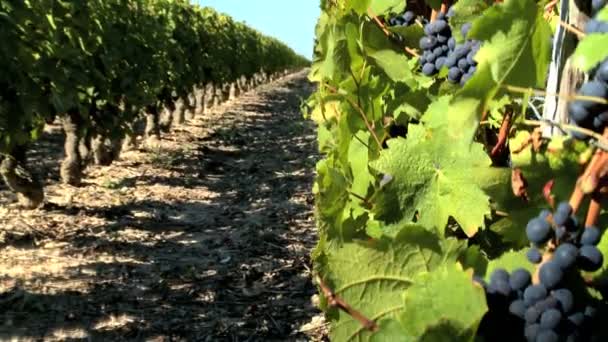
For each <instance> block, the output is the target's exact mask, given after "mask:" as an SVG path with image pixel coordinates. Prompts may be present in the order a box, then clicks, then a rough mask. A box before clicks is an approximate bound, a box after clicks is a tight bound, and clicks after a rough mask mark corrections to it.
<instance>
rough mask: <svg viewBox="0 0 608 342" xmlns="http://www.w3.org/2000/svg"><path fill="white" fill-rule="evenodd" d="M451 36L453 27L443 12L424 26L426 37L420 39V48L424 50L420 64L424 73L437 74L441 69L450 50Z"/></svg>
mask: <svg viewBox="0 0 608 342" xmlns="http://www.w3.org/2000/svg"><path fill="white" fill-rule="evenodd" d="M450 38H452V29H451V28H450V25H448V21H447V17H446V15H445V13H443V12H440V13H439V14H438V15H437V18H436V19H435V20H434V21H431V22H430V23H428V24H426V25H425V26H424V37H422V38H421V39H420V48H421V49H422V51H423V52H422V56H420V65H422V73H423V74H425V75H426V76H431V75H435V74H436V73H437V72H438V71H439V70H440V69H441V67H442V66H443V64H444V62H445V59H446V57H447V56H448V53H449V51H450V47H449V45H448V41H449V40H450Z"/></svg>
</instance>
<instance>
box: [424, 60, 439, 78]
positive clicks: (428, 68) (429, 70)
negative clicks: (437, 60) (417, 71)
mask: <svg viewBox="0 0 608 342" xmlns="http://www.w3.org/2000/svg"><path fill="white" fill-rule="evenodd" d="M435 71H436V70H435V64H433V63H426V64H425V65H424V66H423V67H422V73H423V74H425V75H426V76H431V75H433V74H434V73H435Z"/></svg>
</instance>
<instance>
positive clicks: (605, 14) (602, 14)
mask: <svg viewBox="0 0 608 342" xmlns="http://www.w3.org/2000/svg"><path fill="white" fill-rule="evenodd" d="M595 20H600V21H608V7H606V6H604V8H603V9H602V10H601V11H599V12H597V14H596V15H595Z"/></svg>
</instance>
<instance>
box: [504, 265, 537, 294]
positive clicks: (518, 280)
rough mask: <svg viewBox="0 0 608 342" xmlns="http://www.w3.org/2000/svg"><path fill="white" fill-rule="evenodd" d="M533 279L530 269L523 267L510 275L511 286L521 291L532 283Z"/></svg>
mask: <svg viewBox="0 0 608 342" xmlns="http://www.w3.org/2000/svg"><path fill="white" fill-rule="evenodd" d="M531 281H532V276H531V275H530V272H528V270H525V269H523V268H518V269H516V270H515V271H513V272H512V273H511V276H510V277H509V286H511V289H513V290H514V291H519V290H523V289H525V288H526V287H527V286H528V285H530V283H531Z"/></svg>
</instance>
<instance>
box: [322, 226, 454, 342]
mask: <svg viewBox="0 0 608 342" xmlns="http://www.w3.org/2000/svg"><path fill="white" fill-rule="evenodd" d="M465 249H466V243H465V242H463V241H458V240H456V239H445V240H441V239H439V238H438V237H437V236H435V235H433V234H432V233H430V232H428V231H426V230H425V229H424V228H422V227H420V226H408V227H407V229H404V230H402V231H401V232H400V233H399V234H398V235H397V236H396V237H395V238H394V239H388V238H384V239H380V240H370V241H368V242H348V243H344V244H342V245H341V246H340V247H337V246H335V245H334V246H332V247H327V248H326V249H325V250H324V251H323V253H322V254H321V255H320V256H319V257H318V258H317V259H316V265H315V266H316V269H317V270H318V271H319V272H320V275H321V276H322V277H323V279H324V280H325V282H326V283H327V284H328V285H329V286H330V287H331V288H332V289H333V291H334V292H335V293H336V295H338V296H340V297H341V298H342V299H343V300H344V301H345V302H346V303H348V304H349V305H351V306H352V307H353V308H354V309H355V310H357V311H359V312H360V313H361V314H363V315H364V316H365V317H367V318H369V319H372V320H374V321H375V322H376V323H377V324H378V325H379V326H380V327H381V329H380V330H379V333H378V334H374V333H371V332H369V331H367V330H365V329H363V327H362V326H361V324H360V323H359V322H358V321H357V320H355V319H353V317H351V316H349V315H347V314H346V313H344V312H342V311H339V310H337V309H333V308H330V309H329V312H328V318H329V319H330V320H331V321H332V328H331V339H332V340H333V341H349V340H359V341H363V340H379V338H380V337H382V336H390V335H391V334H394V332H392V330H393V329H398V331H399V332H400V333H401V334H402V335H404V333H405V332H404V331H403V329H402V327H401V325H400V324H395V323H396V322H397V318H398V316H399V314H400V313H401V312H403V310H404V309H405V306H404V302H403V294H404V291H405V290H406V289H407V288H408V287H410V286H411V285H412V284H413V282H414V279H415V277H416V276H417V275H418V274H420V273H421V272H430V271H432V270H434V269H436V268H437V267H440V266H441V265H444V264H454V263H455V262H456V260H457V259H458V258H459V257H460V255H461V254H462V253H463V252H464V250H465ZM382 327H386V328H384V329H383V328H382ZM385 329H389V330H390V331H384V330H385ZM387 334H389V335H387ZM375 335H378V336H375Z"/></svg>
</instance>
